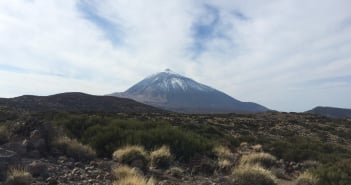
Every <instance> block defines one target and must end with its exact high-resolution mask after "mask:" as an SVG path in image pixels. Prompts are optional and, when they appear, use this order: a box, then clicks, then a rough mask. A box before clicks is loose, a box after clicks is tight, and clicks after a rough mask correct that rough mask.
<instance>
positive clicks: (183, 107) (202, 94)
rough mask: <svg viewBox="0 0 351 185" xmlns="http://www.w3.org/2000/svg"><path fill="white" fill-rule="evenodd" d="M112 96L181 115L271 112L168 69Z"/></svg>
mask: <svg viewBox="0 0 351 185" xmlns="http://www.w3.org/2000/svg"><path fill="white" fill-rule="evenodd" d="M111 95H112V96H117V97H124V98H131V99H134V100H136V101H138V102H141V103H145V104H148V105H152V106H155V107H158V108H162V109H165V110H170V111H175V112H182V113H256V112H266V111H268V110H269V109H267V108H266V107H264V106H262V105H259V104H257V103H252V102H242V101H239V100H237V99H234V98H233V97H230V96H229V95H227V94H225V93H223V92H221V91H218V90H216V89H214V88H211V87H209V86H207V85H204V84H201V83H198V82H196V81H194V80H192V79H190V78H188V77H185V76H182V75H179V74H177V73H175V72H173V71H171V70H169V69H167V70H165V71H164V72H160V73H157V74H155V75H151V76H149V77H147V78H145V79H143V80H142V81H140V82H139V83H137V84H135V85H134V86H132V87H131V88H129V89H128V90H127V91H125V92H122V93H118V92H117V93H113V94H111Z"/></svg>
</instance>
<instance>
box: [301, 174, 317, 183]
mask: <svg viewBox="0 0 351 185" xmlns="http://www.w3.org/2000/svg"><path fill="white" fill-rule="evenodd" d="M317 184H318V178H317V177H316V176H314V175H312V174H311V173H309V172H305V173H303V174H301V175H300V176H299V177H298V178H297V182H296V185H317Z"/></svg>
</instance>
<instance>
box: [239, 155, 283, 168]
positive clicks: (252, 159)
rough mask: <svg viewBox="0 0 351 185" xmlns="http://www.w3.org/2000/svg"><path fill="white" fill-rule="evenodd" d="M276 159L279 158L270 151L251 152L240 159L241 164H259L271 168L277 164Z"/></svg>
mask: <svg viewBox="0 0 351 185" xmlns="http://www.w3.org/2000/svg"><path fill="white" fill-rule="evenodd" d="M276 160H277V159H276V158H275V157H274V156H273V155H271V154H269V153H263V152H260V153H251V154H248V155H244V156H242V157H241V159H240V164H241V165H255V164H259V165H262V166H263V167H265V168H270V167H272V166H273V165H274V164H275V162H276Z"/></svg>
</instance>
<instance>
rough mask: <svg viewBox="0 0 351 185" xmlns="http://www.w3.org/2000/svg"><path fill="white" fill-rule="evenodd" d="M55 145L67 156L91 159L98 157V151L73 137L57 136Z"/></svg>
mask: <svg viewBox="0 0 351 185" xmlns="http://www.w3.org/2000/svg"><path fill="white" fill-rule="evenodd" d="M53 145H54V147H57V148H58V149H59V150H60V151H62V152H63V153H65V154H66V155H67V156H69V157H73V158H75V159H77V160H90V159H93V158H95V157H96V152H95V151H94V150H93V149H92V148H91V147H90V146H87V145H83V144H82V143H80V142H78V141H77V140H76V139H71V138H69V137H67V136H61V137H58V138H56V140H55V141H54V142H53Z"/></svg>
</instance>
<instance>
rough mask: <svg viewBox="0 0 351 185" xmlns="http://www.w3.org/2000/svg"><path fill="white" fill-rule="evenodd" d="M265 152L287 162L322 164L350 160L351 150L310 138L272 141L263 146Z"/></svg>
mask: <svg viewBox="0 0 351 185" xmlns="http://www.w3.org/2000/svg"><path fill="white" fill-rule="evenodd" d="M263 146H264V148H265V151H269V153H271V154H273V155H275V156H277V157H278V158H280V159H284V160H286V161H296V162H303V161H306V160H316V161H319V162H321V163H330V162H335V161H338V160H341V159H345V158H350V157H351V150H350V149H348V148H346V147H344V146H342V145H339V144H335V143H323V142H321V141H318V140H316V139H312V138H308V137H291V138H286V139H280V140H274V139H271V140H269V141H268V142H267V141H266V143H264V144H263Z"/></svg>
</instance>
